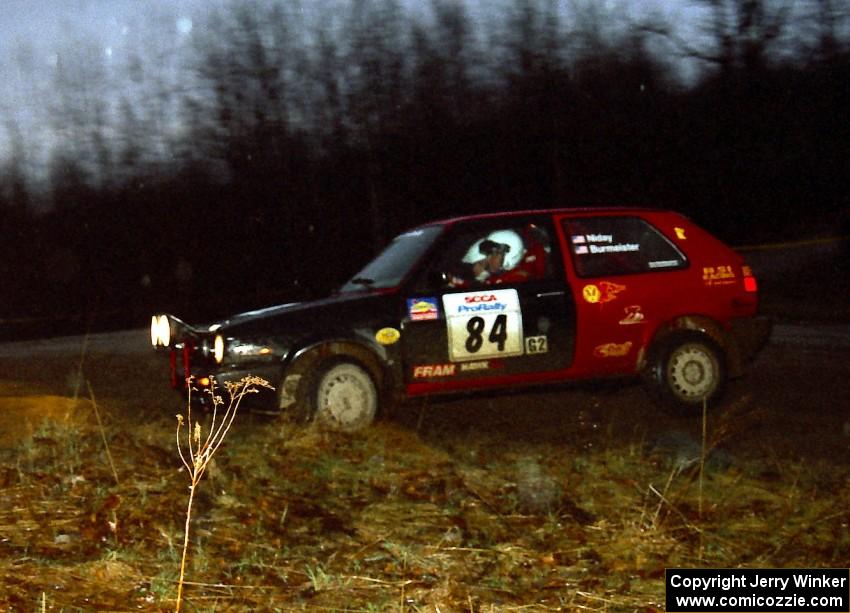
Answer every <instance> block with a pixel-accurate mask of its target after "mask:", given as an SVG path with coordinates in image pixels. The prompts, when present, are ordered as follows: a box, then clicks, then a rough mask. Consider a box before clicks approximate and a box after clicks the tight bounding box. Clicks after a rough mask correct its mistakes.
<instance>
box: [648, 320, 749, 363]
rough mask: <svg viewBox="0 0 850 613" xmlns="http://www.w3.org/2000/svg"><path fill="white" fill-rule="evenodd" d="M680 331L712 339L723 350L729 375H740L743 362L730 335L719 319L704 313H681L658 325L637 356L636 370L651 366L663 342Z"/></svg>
mask: <svg viewBox="0 0 850 613" xmlns="http://www.w3.org/2000/svg"><path fill="white" fill-rule="evenodd" d="M682 332H697V333H699V334H703V335H705V336H706V337H707V338H709V339H711V340H712V341H714V343H715V344H716V345H717V346H718V347H719V348H720V350H721V351H722V352H723V357H724V358H725V362H726V368H727V371H728V373H729V376H730V377H733V378H734V377H739V376H741V374H742V373H743V363H742V360H741V355H740V352H739V351H738V348H737V346H736V344H735V342H734V339H733V337H732V335H731V334H729V332H728V330H727V329H726V327H725V326H723V324H721V323H720V322H719V321H717V320H715V319H712V318H711V317H707V316H705V315H682V316H680V317H676V318H675V319H672V320H670V321H667V322H665V323H663V324H661V325H660V326H658V328H656V330H655V333H654V334H653V335H652V337H651V339H650V340H649V342H647V343H646V345H645V347H646V349H645V350H644V351H643V352H641V354H640V356H639V358H638V371H639V372H642V371H643V370H644V369H645V368H647V367H648V366H651V365H652V364H653V363H654V361H655V359H656V358H657V357H658V352H659V351H661V350H662V349H663V347H664V345H665V343H667V342H668V341H669V340H670V339H671V338H673V337H674V336H675V335H676V334H679V333H682Z"/></svg>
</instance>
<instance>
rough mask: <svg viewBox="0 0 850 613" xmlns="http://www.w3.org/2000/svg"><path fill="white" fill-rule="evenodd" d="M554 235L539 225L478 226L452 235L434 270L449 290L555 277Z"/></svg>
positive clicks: (437, 258) (433, 267)
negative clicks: (553, 266) (551, 237)
mask: <svg viewBox="0 0 850 613" xmlns="http://www.w3.org/2000/svg"><path fill="white" fill-rule="evenodd" d="M551 260H552V256H551V239H550V233H549V231H548V230H546V228H544V227H543V226H541V225H538V224H535V223H525V222H519V221H517V222H515V223H510V222H509V223H504V222H503V223H501V224H498V225H495V226H494V225H493V224H492V223H490V224H477V225H476V226H474V227H466V228H463V229H461V230H460V231H459V232H458V233H457V234H456V235H454V236H452V237H451V238H450V240H449V241H448V243H447V244H446V245H445V248H443V249H441V250H440V252H439V253H438V255H437V256H436V261H435V262H434V264H433V266H432V267H431V270H432V271H433V272H435V273H438V274H439V275H440V276H441V278H442V279H443V281H444V287H447V288H465V287H481V286H492V285H503V284H508V283H525V282H528V281H537V280H543V279H548V278H550V277H551V276H552V262H551Z"/></svg>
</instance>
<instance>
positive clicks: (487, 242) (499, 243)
mask: <svg viewBox="0 0 850 613" xmlns="http://www.w3.org/2000/svg"><path fill="white" fill-rule="evenodd" d="M491 253H503V254H504V255H505V259H504V263H503V265H502V267H503V269H504V270H511V269H512V268H514V267H515V266H516V265H517V264H519V262H520V260H521V259H522V256H523V254H524V253H525V249H524V246H523V242H522V238H520V236H519V234H517V233H516V232H514V231H513V230H497V231H496V232H491V233H490V235H489V236H488V237H487V238H482V239H480V240H477V241H475V242H474V243H473V244H472V246H471V247H470V248H469V249H468V250H467V252H466V255H465V256H463V262H464V263H466V264H473V263H475V262H477V261H479V260H480V259H481V258H483V257H485V256H487V255H490V254H491Z"/></svg>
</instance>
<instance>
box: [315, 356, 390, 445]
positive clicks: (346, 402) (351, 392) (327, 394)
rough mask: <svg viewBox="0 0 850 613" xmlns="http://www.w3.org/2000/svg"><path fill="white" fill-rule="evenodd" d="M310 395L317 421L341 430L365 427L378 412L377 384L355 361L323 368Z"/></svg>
mask: <svg viewBox="0 0 850 613" xmlns="http://www.w3.org/2000/svg"><path fill="white" fill-rule="evenodd" d="M311 396H312V398H311V400H312V402H311V404H312V405H313V409H314V413H313V414H314V416H315V418H316V419H317V420H319V421H320V422H322V423H326V424H328V425H330V426H332V427H334V428H338V429H340V430H345V431H349V432H352V431H355V430H360V429H362V428H365V427H366V426H368V425H370V424H371V423H372V422H373V421H374V420H375V415H376V414H377V412H378V391H377V388H376V387H375V382H374V381H373V380H372V377H371V376H370V375H369V373H368V372H366V370H364V369H363V368H362V367H361V366H359V365H358V364H355V363H354V362H337V363H334V364H331V365H330V366H328V367H326V368H325V369H323V370H322V371H321V372H320V373H319V376H318V377H317V379H316V387H315V389H314V391H313V393H312V395H311Z"/></svg>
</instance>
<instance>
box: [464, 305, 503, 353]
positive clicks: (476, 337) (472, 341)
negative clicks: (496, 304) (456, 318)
mask: <svg viewBox="0 0 850 613" xmlns="http://www.w3.org/2000/svg"><path fill="white" fill-rule="evenodd" d="M507 324H508V316H507V315H504V314H502V315H497V316H496V320H495V321H494V322H493V327H492V328H491V329H490V334H488V335H487V340H488V341H489V342H490V343H492V344H494V345H496V348H497V350H498V351H504V350H505V341H506V340H507V339H508V326H507ZM485 326H486V323H485V321H484V318H483V317H473V318H472V319H470V320H469V321H468V322H467V323H466V331H467V332H469V336H468V337H466V350H467V351H468V352H469V353H478V351H480V350H481V346H482V345H483V344H484V336H483V334H484V327H485Z"/></svg>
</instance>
